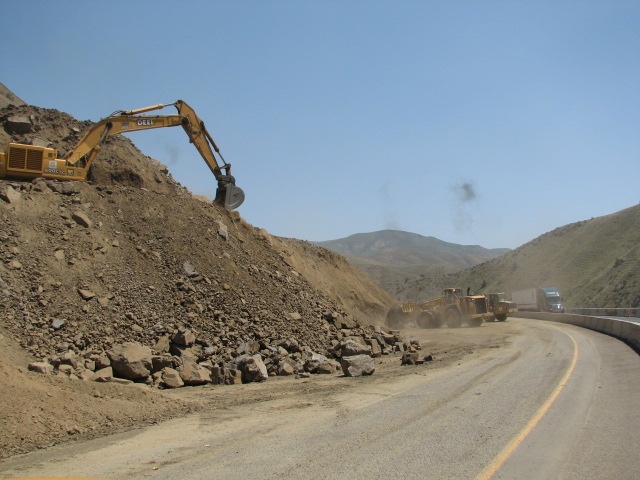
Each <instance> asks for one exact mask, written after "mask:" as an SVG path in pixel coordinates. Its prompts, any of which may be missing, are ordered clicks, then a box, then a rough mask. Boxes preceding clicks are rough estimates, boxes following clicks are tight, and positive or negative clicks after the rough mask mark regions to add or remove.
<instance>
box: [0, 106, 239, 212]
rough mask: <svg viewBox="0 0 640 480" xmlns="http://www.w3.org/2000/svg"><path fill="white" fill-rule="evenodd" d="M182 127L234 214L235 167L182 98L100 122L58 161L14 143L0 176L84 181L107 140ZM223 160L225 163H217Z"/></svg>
mask: <svg viewBox="0 0 640 480" xmlns="http://www.w3.org/2000/svg"><path fill="white" fill-rule="evenodd" d="M168 106H174V107H176V109H177V110H178V113H177V114H173V115H142V114H144V113H147V112H151V111H154V110H161V109H163V108H165V107H168ZM177 126H181V127H182V128H183V129H184V131H185V132H186V134H187V136H188V137H189V141H190V142H191V143H193V145H194V146H195V147H196V149H197V150H198V152H199V153H200V156H202V158H203V160H204V161H205V163H206V164H207V166H208V167H209V169H210V170H211V172H212V173H213V175H214V177H215V178H216V180H217V181H218V188H217V190H216V198H215V200H216V201H217V202H218V203H221V204H223V205H224V206H225V208H227V209H229V210H233V209H235V208H237V207H239V206H240V205H241V204H242V202H243V201H244V192H243V191H242V189H241V188H239V187H236V185H235V178H234V177H233V176H232V175H231V164H229V163H226V162H225V161H224V159H223V158H222V155H221V153H220V149H219V148H218V146H217V145H216V144H215V142H214V141H213V138H212V137H211V134H210V133H209V132H208V131H207V129H206V127H205V126H204V122H203V121H202V120H201V119H200V118H199V117H198V115H197V114H196V113H195V111H194V110H193V108H191V107H190V106H189V105H188V104H187V103H186V102H184V101H182V100H178V101H176V102H174V103H172V104H167V105H164V104H158V105H152V106H149V107H144V108H139V109H135V110H120V111H116V112H114V113H112V114H111V115H109V116H108V117H105V118H103V119H101V120H100V121H98V122H96V123H95V124H94V125H92V126H91V128H90V129H89V130H88V131H87V132H86V133H85V134H84V136H83V137H82V139H81V140H80V141H79V142H78V143H77V144H76V146H75V147H74V148H73V150H71V151H70V152H69V154H68V156H67V158H66V159H58V158H56V157H57V154H56V151H55V150H54V149H52V148H46V147H36V146H32V145H22V144H18V143H10V144H9V145H8V147H7V152H6V153H3V154H0V155H1V156H0V178H1V177H5V176H14V177H21V178H35V177H45V178H55V179H59V180H77V181H86V179H87V174H88V172H89V168H90V167H91V165H92V163H93V161H94V159H95V157H96V155H97V154H98V152H99V151H100V148H101V145H102V143H103V142H104V140H105V139H106V138H107V137H109V136H111V135H115V134H118V133H128V132H134V131H137V130H149V129H153V128H163V127H177ZM216 154H217V155H218V157H220V160H221V164H219V163H218V161H217V160H216Z"/></svg>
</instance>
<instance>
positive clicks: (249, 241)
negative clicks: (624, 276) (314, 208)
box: [0, 97, 398, 457]
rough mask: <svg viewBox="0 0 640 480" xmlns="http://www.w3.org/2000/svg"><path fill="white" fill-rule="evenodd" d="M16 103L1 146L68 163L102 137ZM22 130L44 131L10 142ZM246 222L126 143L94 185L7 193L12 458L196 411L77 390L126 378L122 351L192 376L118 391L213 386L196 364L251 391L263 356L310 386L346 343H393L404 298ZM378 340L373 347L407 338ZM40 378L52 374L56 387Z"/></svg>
mask: <svg viewBox="0 0 640 480" xmlns="http://www.w3.org/2000/svg"><path fill="white" fill-rule="evenodd" d="M5 98H6V97H5ZM8 103H9V106H7V107H5V108H1V109H0V124H1V125H2V127H3V128H1V129H0V144H1V145H2V146H3V147H4V146H5V145H6V144H7V143H8V142H9V141H14V142H21V143H27V144H38V145H50V146H54V147H55V148H57V149H58V151H59V152H60V154H61V155H63V154H64V152H66V151H67V150H68V149H70V148H71V147H72V146H73V145H74V144H75V142H77V140H78V139H79V137H80V134H81V133H82V131H83V130H84V129H85V128H86V127H87V126H88V125H89V124H90V122H83V121H78V120H76V119H74V118H73V117H71V116H69V115H67V114H65V113H63V112H59V111H57V110H53V109H43V108H39V107H35V106H29V105H17V104H16V103H14V102H8ZM12 117H21V118H23V119H24V118H26V119H28V121H27V122H31V124H32V127H31V128H29V129H27V130H20V131H15V130H12V128H11V125H12V124H13V123H12V122H11V121H8V120H10V119H11V118H12ZM212 182H213V179H212ZM241 215H242V214H241V212H240V213H238V212H229V211H226V210H224V209H223V208H221V207H219V206H218V205H216V204H213V203H211V202H209V201H208V200H206V199H202V198H197V197H194V196H193V195H192V194H191V193H190V192H189V191H188V190H187V189H186V188H184V187H183V186H181V185H180V184H178V183H177V182H176V181H174V179H173V178H172V176H171V173H170V172H169V171H168V169H167V168H166V167H165V166H164V165H162V164H161V163H159V162H158V161H156V160H154V159H151V158H149V157H148V156H146V155H144V154H143V153H142V152H140V151H139V150H138V149H137V148H136V147H135V145H134V144H133V143H132V142H131V141H130V140H129V139H128V138H126V137H122V136H119V135H116V136H112V137H109V138H108V139H107V141H106V142H105V143H104V146H103V148H102V150H101V152H100V154H99V155H98V157H97V159H96V161H95V162H94V167H93V172H92V177H91V181H90V182H88V183H79V182H67V183H65V182H57V181H44V180H42V179H37V180H34V181H19V180H15V179H2V180H0V218H1V219H2V224H3V228H2V229H1V231H0V240H1V242H0V259H1V260H2V261H1V262H0V293H1V295H2V299H3V301H2V303H1V304H0V378H1V379H2V380H1V381H2V385H3V388H2V389H0V410H2V411H3V419H2V423H1V427H0V430H1V431H2V432H4V434H3V435H0V452H2V453H1V454H0V457H1V456H4V455H8V454H11V453H16V452H20V451H27V450H29V449H32V448H34V447H36V446H43V445H47V444H51V443H56V442H57V441H60V440H62V441H67V440H68V438H73V437H74V436H76V435H78V436H79V435H84V436H86V435H91V434H92V432H94V433H95V434H99V433H105V432H108V431H117V430H118V429H121V428H127V426H131V425H134V424H137V423H139V422H152V421H156V420H158V419H160V418H166V417H168V416H172V415H177V414H181V413H184V411H186V409H188V408H190V407H189V406H188V405H187V404H186V403H184V402H181V401H172V400H170V399H167V398H165V397H162V396H157V395H160V393H157V394H155V393H150V391H146V390H139V389H136V388H133V389H131V388H129V389H124V390H123V389H119V387H118V382H115V383H114V382H111V383H99V382H94V381H90V382H78V381H76V382H73V381H71V382H70V383H69V379H78V378H82V379H84V380H101V379H103V380H107V379H110V377H109V378H107V377H104V376H101V375H104V373H101V372H104V368H103V367H105V368H107V369H109V368H111V367H113V369H114V373H115V363H114V362H115V361H116V360H115V359H114V355H115V354H114V352H117V351H119V350H118V349H120V348H121V347H122V346H123V345H125V344H132V345H139V346H142V347H143V348H144V349H146V351H149V352H151V351H153V352H154V353H155V354H156V356H154V357H153V359H152V360H153V370H154V371H156V370H158V369H161V372H167V371H173V369H174V368H175V369H181V368H182V370H181V371H180V378H178V377H176V376H173V377H171V376H165V375H164V374H162V375H160V373H157V374H154V375H153V376H151V375H149V371H147V372H146V373H142V374H141V375H142V377H140V376H135V377H134V376H133V375H140V374H138V373H136V372H133V373H132V374H131V375H132V376H126V375H124V376H120V378H119V379H114V381H115V380H121V383H122V382H125V381H129V382H130V380H125V379H126V378H136V381H144V382H146V383H150V384H154V385H158V386H161V387H165V388H166V387H168V386H180V385H181V384H199V383H201V382H200V380H201V379H202V376H201V374H202V372H201V371H200V370H201V369H200V370H198V369H199V368H200V367H196V366H195V365H196V364H195V361H198V362H199V363H198V365H200V366H204V367H205V369H206V372H205V376H206V381H207V382H209V383H211V382H213V383H233V382H234V381H235V382H238V381H240V378H239V376H238V375H240V371H239V368H240V367H239V365H238V364H237V363H233V362H234V361H235V360H236V359H237V358H239V357H240V356H242V355H253V354H256V353H257V352H260V353H259V355H260V357H261V358H262V359H263V360H264V365H263V367H264V369H265V371H267V369H268V373H269V375H273V374H280V373H283V374H293V373H303V372H308V371H309V366H308V365H306V364H305V361H307V360H312V361H316V362H319V361H320V360H318V359H322V358H327V359H332V358H333V359H335V358H338V357H339V356H340V350H336V348H341V347H340V342H341V341H343V340H345V339H346V338H347V337H348V336H350V335H352V336H354V338H357V337H359V338H361V339H362V341H363V343H364V339H365V337H368V338H369V339H371V337H372V335H374V334H379V333H380V331H379V330H376V329H374V328H373V327H372V325H375V324H381V323H382V322H383V321H384V318H385V315H386V312H387V310H388V309H389V306H390V305H392V304H393V300H392V299H391V297H390V296H389V295H388V294H386V293H385V292H384V291H383V290H382V289H381V288H379V287H378V286H377V285H376V284H374V283H373V282H372V281H371V280H370V279H369V278H368V277H366V276H365V275H364V274H363V273H362V272H361V271H360V270H358V269H356V268H354V267H352V266H351V265H350V264H349V263H348V262H347V261H346V260H345V259H344V258H343V257H341V256H339V255H337V254H335V253H333V252H331V251H329V250H326V249H324V248H320V247H317V246H314V245H311V244H310V243H308V242H304V241H300V240H296V239H288V238H279V237H274V236H272V235H270V234H269V233H268V232H267V231H265V230H263V229H260V228H259V227H256V226H252V225H249V224H248V223H246V222H245V221H244V220H243V219H242V216H241ZM376 332H377V333H376ZM382 333H383V334H384V332H382ZM378 338H380V341H377V340H373V343H372V344H375V345H378V346H380V345H381V344H384V343H385V342H389V344H391V343H393V342H395V341H396V340H398V339H396V338H394V337H393V336H391V337H385V338H382V337H378ZM369 341H370V342H371V341H372V340H369ZM376 342H377V343H376ZM365 346H366V345H365ZM382 346H383V347H384V345H382ZM109 355H111V356H109ZM157 362H159V364H158V365H156V363H157ZM109 364H110V366H109ZM334 364H335V362H334ZM334 364H331V363H329V368H333V369H334V370H333V371H334V372H335V365H334ZM27 365H33V366H34V369H35V368H37V369H41V371H48V368H49V366H55V367H56V375H53V376H52V375H38V374H35V373H33V372H30V371H27ZM187 366H193V369H192V370H187V369H186V367H187ZM236 367H237V368H238V370H235V368H236ZM149 368H151V366H149ZM158 371H160V370H158ZM174 373H175V372H174ZM244 373H245V372H244V371H243V372H242V374H243V375H244ZM34 375H35V376H34ZM216 375H217V376H216ZM183 377H184V378H183ZM65 379H66V380H65ZM174 382H175V383H174ZM107 399H108V401H107Z"/></svg>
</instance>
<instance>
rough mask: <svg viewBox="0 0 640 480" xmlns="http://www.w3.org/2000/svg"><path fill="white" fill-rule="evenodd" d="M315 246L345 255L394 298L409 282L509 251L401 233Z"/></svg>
mask: <svg viewBox="0 0 640 480" xmlns="http://www.w3.org/2000/svg"><path fill="white" fill-rule="evenodd" d="M314 244H315V245H318V246H322V247H325V248H328V249H330V250H332V251H334V252H336V253H339V254H340V255H343V256H344V257H345V258H346V259H347V260H349V262H350V263H352V264H353V265H355V266H357V267H358V268H360V269H361V270H362V271H363V272H365V273H366V274H367V275H368V276H369V277H370V278H371V279H373V280H374V281H375V282H376V283H377V284H378V285H380V286H381V287H382V288H384V289H385V290H386V291H387V292H389V293H390V294H391V295H392V296H397V295H398V293H400V292H402V290H403V289H404V288H405V286H406V284H407V282H412V281H416V280H419V279H420V278H424V277H436V276H442V275H445V274H449V273H454V272H458V271H460V270H464V269H466V268H470V267H473V266H475V265H478V264H480V263H483V262H485V261H487V260H491V259H493V258H497V257H499V256H501V255H504V254H505V253H507V252H508V251H509V249H508V248H494V249H487V248H484V247H481V246H479V245H458V244H455V243H449V242H444V241H442V240H439V239H437V238H435V237H424V236H422V235H418V234H416V233H409V232H402V231H397V230H381V231H378V232H371V233H357V234H354V235H350V236H349V237H346V238H341V239H338V240H330V241H325V242H314Z"/></svg>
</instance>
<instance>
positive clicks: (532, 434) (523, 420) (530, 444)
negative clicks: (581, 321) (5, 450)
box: [0, 319, 640, 480]
mask: <svg viewBox="0 0 640 480" xmlns="http://www.w3.org/2000/svg"><path fill="white" fill-rule="evenodd" d="M507 328H510V329H512V330H513V329H515V330H517V332H516V333H517V334H513V335H511V336H510V337H509V339H510V340H509V341H507V343H506V345H504V346H500V347H499V348H494V349H489V350H487V351H486V352H485V353H482V354H479V355H469V356H468V357H465V358H463V359H462V360H461V361H460V362H458V363H454V364H453V365H451V366H448V367H446V368H440V369H433V370H429V369H425V370H416V372H419V373H417V374H416V375H406V376H404V377H402V378H400V377H399V378H398V379H397V380H394V381H391V382H389V384H388V385H382V386H381V385H380V384H376V385H375V386H374V385H373V384H368V383H367V381H366V380H363V381H362V386H361V388H357V389H355V388H354V389H350V391H348V392H343V391H336V392H335V394H334V395H332V396H331V397H330V399H329V400H326V399H325V401H322V402H320V401H315V400H314V398H312V397H301V398H290V399H288V400H287V401H285V402H282V401H281V402H277V403H270V402H263V403H260V404H257V405H256V404H251V405H245V406H239V407H238V408H236V409H231V410H229V411H220V412H215V413H210V414H208V415H202V414H201V415H192V416H190V417H188V418H187V419H180V420H173V421H170V422H166V423H164V424H161V425H157V426H154V427H151V428H148V429H145V430H144V431H141V432H136V433H135V434H130V435H127V436H121V437H114V438H112V439H107V440H106V441H104V440H102V441H100V442H98V443H95V444H91V443H88V444H86V445H84V446H83V447H82V448H77V449H76V450H75V451H74V450H73V447H65V449H61V450H59V451H58V452H57V453H56V454H55V455H51V454H48V455H46V456H42V457H38V456H33V457H31V458H30V459H28V462H25V461H23V462H22V465H21V468H20V469H15V470H11V469H8V470H7V469H5V470H4V471H3V474H4V475H10V474H14V475H15V474H16V473H19V474H21V475H32V476H37V475H67V476H91V477H101V478H111V479H130V478H131V479H132V478H152V479H176V478H180V479H212V478H220V479H238V480H244V479H246V478H255V479H301V478H309V479H311V478H332V479H352V478H367V479H389V478H407V479H411V478H428V479H429V478H433V479H477V480H486V479H490V478H496V479H545V480H546V479H551V478H553V479H580V480H588V479H618V480H624V479H629V480H631V479H637V478H639V472H640V455H638V452H640V382H639V381H638V380H639V378H640V377H639V372H640V357H639V356H638V354H637V353H635V352H634V351H633V350H631V349H630V348H629V347H628V346H627V345H625V344H624V343H622V342H620V341H618V340H616V339H614V338H611V337H608V336H606V335H603V334H600V333H597V332H593V331H590V330H586V329H581V328H579V327H575V326H572V325H565V324H556V323H553V322H545V321H534V320H527V319H509V321H508V322H506V323H494V324H489V325H484V326H483V327H481V329H482V331H486V330H484V329H492V330H489V331H490V332H495V333H496V335H498V334H500V332H501V331H504V330H505V329H507ZM424 332H425V333H424V334H425V335H427V336H428V335H432V336H433V335H445V334H447V329H441V330H438V331H424ZM463 333H468V334H469V335H473V334H474V329H466V330H465V332H463ZM374 375H375V374H374ZM350 381H356V382H357V381H359V380H358V379H351V380H350ZM92 445H93V446H92ZM25 464H27V465H28V466H27V467H25ZM0 471H1V470H0Z"/></svg>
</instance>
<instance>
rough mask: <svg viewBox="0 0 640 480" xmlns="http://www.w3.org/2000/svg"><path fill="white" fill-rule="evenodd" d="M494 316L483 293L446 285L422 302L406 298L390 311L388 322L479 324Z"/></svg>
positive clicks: (396, 324)
mask: <svg viewBox="0 0 640 480" xmlns="http://www.w3.org/2000/svg"><path fill="white" fill-rule="evenodd" d="M491 318H493V312H491V311H490V310H489V306H488V303H487V298H486V297H485V296H484V295H463V293H462V289H461V288H445V289H444V291H443V295H442V296H441V297H438V298H434V299H431V300H427V301H424V302H421V303H416V302H405V303H403V304H402V305H396V306H394V307H392V308H391V309H390V310H389V312H388V313H387V319H386V321H387V325H388V326H389V327H391V328H403V327H407V326H409V325H411V324H413V323H415V324H416V325H417V326H418V327H420V328H440V327H442V326H444V325H446V326H447V327H449V328H459V327H461V326H462V325H463V324H466V325H468V326H469V327H479V326H480V325H482V322H484V321H485V320H487V319H491Z"/></svg>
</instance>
